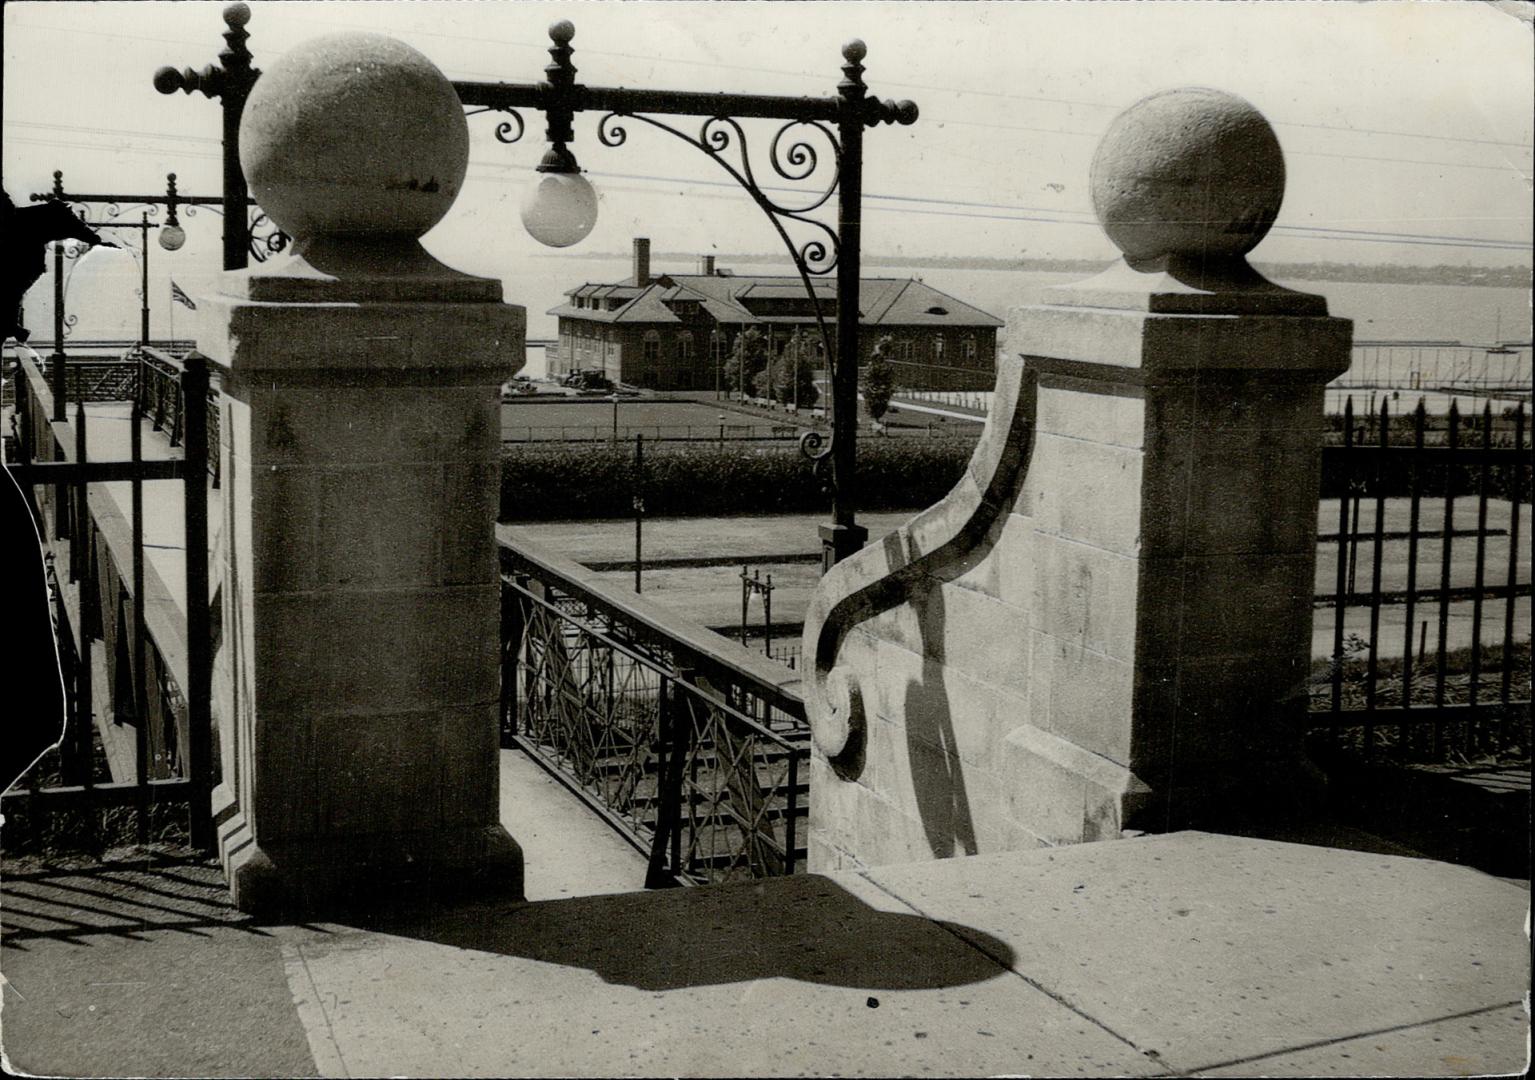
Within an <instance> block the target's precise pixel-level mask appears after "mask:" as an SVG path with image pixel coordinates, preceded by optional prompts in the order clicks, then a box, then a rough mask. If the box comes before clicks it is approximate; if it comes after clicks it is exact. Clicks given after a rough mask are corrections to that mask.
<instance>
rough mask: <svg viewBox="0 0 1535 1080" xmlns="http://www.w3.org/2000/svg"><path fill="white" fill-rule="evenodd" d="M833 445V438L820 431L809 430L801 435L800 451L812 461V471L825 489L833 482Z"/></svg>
mask: <svg viewBox="0 0 1535 1080" xmlns="http://www.w3.org/2000/svg"><path fill="white" fill-rule="evenodd" d="M831 447H832V440H831V439H828V438H826V436H824V435H822V434H821V433H820V432H819V431H807V432H805V433H804V434H803V435H801V436H800V437H799V452H800V453H801V454H803V455H804V456H805V457H807V458H809V459H810V461H811V462H812V465H811V470H810V471H811V473H812V475H814V476H815V478H816V479H817V480H818V481H820V483H821V487H822V488H823V489H829V488H830V486H831V483H832V476H831Z"/></svg>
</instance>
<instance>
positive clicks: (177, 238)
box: [160, 173, 190, 251]
mask: <svg viewBox="0 0 1535 1080" xmlns="http://www.w3.org/2000/svg"><path fill="white" fill-rule="evenodd" d="M165 194H166V196H167V201H166V207H165V210H166V212H165V226H164V227H163V228H162V229H161V230H160V247H161V248H163V249H164V250H166V251H180V250H181V247H182V245H183V244H185V243H186V242H187V231H186V230H185V229H183V228H182V227H181V221H180V219H178V218H177V217H176V204H177V202H179V201H180V195H179V193H178V192H177V191H176V174H175V173H167V174H166V176H165ZM189 209H190V208H189Z"/></svg>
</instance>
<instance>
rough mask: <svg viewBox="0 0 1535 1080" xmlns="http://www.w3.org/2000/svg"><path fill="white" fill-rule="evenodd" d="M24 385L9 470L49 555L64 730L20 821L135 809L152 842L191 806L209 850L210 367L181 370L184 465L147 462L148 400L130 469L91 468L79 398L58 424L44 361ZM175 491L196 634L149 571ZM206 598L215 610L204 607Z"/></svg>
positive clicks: (20, 384)
mask: <svg viewBox="0 0 1535 1080" xmlns="http://www.w3.org/2000/svg"><path fill="white" fill-rule="evenodd" d="M16 372H17V380H16V383H17V385H16V416H15V427H16V432H17V437H16V439H15V446H16V452H17V459H16V460H15V462H14V463H11V464H10V471H11V473H12V475H13V476H14V477H15V479H16V480H17V482H18V484H20V485H21V488H22V490H23V492H24V493H26V495H27V497H28V501H29V508H30V509H31V511H32V513H33V516H34V518H35V519H36V521H37V522H38V527H39V532H40V534H41V538H42V540H43V542H44V548H45V560H46V565H47V573H48V579H49V592H50V599H51V604H50V607H51V615H52V619H53V623H54V631H55V637H56V641H57V644H58V651H59V656H60V661H61V667H62V673H63V677H64V689H65V727H64V738H63V741H62V742H61V743H60V744H59V745H58V747H57V748H56V749H55V750H54V751H50V753H49V754H47V755H45V757H44V759H43V761H42V762H41V763H39V765H38V766H36V767H34V768H33V769H32V770H30V771H29V773H28V774H27V775H26V776H24V777H23V778H22V779H21V780H20V781H19V782H18V784H17V785H16V786H15V789H14V790H11V791H7V792H6V793H5V799H6V801H7V803H8V804H10V805H9V807H8V810H10V811H12V812H14V811H15V810H16V809H17V808H20V809H21V811H22V815H21V816H23V817H24V818H25V819H26V820H27V821H28V822H29V823H30V827H31V828H32V829H33V830H36V829H38V828H39V827H40V826H41V824H42V822H43V819H44V817H45V816H46V815H49V814H52V813H56V812H59V811H79V810H91V811H94V810H98V809H111V808H114V807H124V806H129V807H136V808H137V810H138V813H137V815H136V822H137V829H138V836H139V839H140V840H143V839H145V838H146V833H147V829H148V827H149V816H150V815H149V811H150V809H151V807H153V806H157V805H162V804H165V803H167V802H170V803H177V804H187V805H189V806H190V807H191V812H190V819H189V822H188V825H189V827H188V833H189V835H190V839H191V841H192V842H193V843H194V844H195V845H197V846H200V847H207V846H209V845H211V842H212V824H213V823H212V820H211V819H210V818H209V817H208V814H207V805H208V797H209V792H210V791H211V790H212V786H213V783H214V776H213V756H212V751H211V738H212V732H211V720H210V701H209V699H210V693H209V687H210V678H211V675H210V657H211V655H212V643H211V640H210V637H211V635H210V623H209V618H208V610H207V603H206V597H207V595H208V558H207V555H208V551H207V543H206V539H207V523H208V513H207V498H208V495H207V492H208V482H207V478H206V472H207V462H206V460H205V458H206V456H207V446H208V444H207V441H206V437H205V429H206V427H207V414H208V411H209V410H208V409H207V401H208V375H207V369H206V366H205V362H204V361H203V360H202V358H200V357H195V356H194V357H189V358H188V359H187V360H186V362H185V363H184V364H183V365H180V366H179V368H178V379H179V381H180V385H181V386H182V395H183V397H184V399H185V400H186V401H188V402H190V403H191V404H190V405H189V406H188V407H187V408H186V409H185V416H184V421H183V423H184V426H185V431H186V434H187V447H186V449H185V450H184V452H183V454H182V456H181V457H179V458H169V459H161V460H146V459H145V458H144V456H143V444H142V437H143V436H142V423H141V419H142V416H141V413H140V411H139V405H138V396H139V395H138V394H137V393H136V392H130V393H128V395H127V398H128V406H127V419H128V421H129V423H128V430H129V444H130V450H129V458H128V460H126V461H102V460H90V458H89V456H88V453H87V449H88V445H89V443H88V431H87V425H88V417H89V415H90V413H88V411H87V408H86V401H85V400H84V399H83V398H81V397H77V398H76V399H75V402H74V419H73V421H72V422H64V421H60V420H54V419H52V417H54V416H55V415H57V412H56V403H55V402H54V401H53V398H52V389H53V387H52V386H50V384H49V381H48V378H47V376H46V375H45V373H44V371H43V369H42V367H41V364H40V362H38V360H37V358H36V357H35V356H32V357H23V358H21V359H19V360H18V361H17V367H16ZM54 385H58V384H57V383H55V384H54ZM163 480H179V481H181V482H182V485H183V491H184V493H185V495H184V499H185V529H186V531H185V539H186V541H187V544H186V569H185V572H186V581H185V586H186V593H185V595H186V596H187V598H188V599H189V602H188V603H187V604H186V605H185V606H186V611H185V613H184V621H183V620H182V619H179V618H175V617H172V616H171V615H170V614H169V613H168V611H169V609H170V608H172V607H173V606H174V605H172V604H168V603H166V602H165V601H167V600H169V595H168V592H167V588H166V583H165V582H164V581H162V580H161V579H160V578H159V576H158V575H157V574H156V573H155V572H154V570H153V568H152V567H150V566H148V565H147V563H146V559H145V540H144V505H143V484H144V483H146V482H150V481H163ZM107 482H127V483H128V484H129V485H130V490H129V513H128V514H127V519H128V520H127V521H126V523H125V522H124V520H123V517H124V515H123V514H122V513H121V510H120V509H119V508H118V507H117V505H116V503H115V502H114V501H113V500H112V499H111V497H110V495H107V494H106V493H96V492H92V491H91V485H99V484H102V483H107ZM100 500H104V501H100ZM61 567H62V569H61ZM151 594H153V595H154V599H155V602H154V603H150V596H151ZM197 597H202V598H204V599H203V602H202V603H197V602H193V601H194V598H197ZM98 650H99V651H98ZM125 727H127V728H131V733H129V734H127V735H126V736H124V735H122V734H121V731H122V729H123V728H125ZM125 747H126V748H127V749H126V750H125ZM114 751H116V752H114ZM13 800H15V801H13ZM84 820H85V822H86V824H85V828H87V829H93V828H96V827H98V826H99V825H100V819H99V818H98V817H97V816H96V815H94V814H87V815H86V817H85V819H84ZM74 839H76V840H77V841H88V840H89V838H87V837H78V836H77V837H75V838H74Z"/></svg>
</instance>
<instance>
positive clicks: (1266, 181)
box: [1090, 87, 1285, 266]
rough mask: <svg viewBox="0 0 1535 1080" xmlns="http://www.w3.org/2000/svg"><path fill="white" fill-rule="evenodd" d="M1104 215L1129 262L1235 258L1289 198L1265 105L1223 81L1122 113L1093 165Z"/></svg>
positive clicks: (1098, 207)
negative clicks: (1214, 86)
mask: <svg viewBox="0 0 1535 1080" xmlns="http://www.w3.org/2000/svg"><path fill="white" fill-rule="evenodd" d="M1090 183H1091V188H1092V197H1093V209H1094V210H1095V211H1096V212H1097V214H1098V221H1099V223H1100V224H1102V226H1103V230H1104V232H1106V233H1108V235H1109V239H1110V240H1112V241H1114V243H1115V245H1117V246H1118V248H1119V249H1120V251H1122V252H1124V255H1125V261H1126V262H1128V263H1130V264H1131V265H1132V266H1134V265H1137V264H1142V263H1149V262H1154V261H1157V260H1163V259H1166V258H1169V257H1173V258H1176V257H1179V256H1184V257H1189V256H1192V257H1198V258H1204V259H1209V258H1218V259H1219V258H1236V257H1240V256H1242V255H1245V254H1247V252H1249V251H1251V250H1252V249H1253V248H1255V247H1257V246H1258V243H1259V241H1261V240H1262V239H1263V237H1264V236H1265V235H1266V234H1267V233H1268V230H1269V226H1271V225H1272V224H1273V223H1274V219H1275V217H1277V216H1278V214H1279V205H1280V203H1281V202H1283V201H1284V185H1285V170H1284V154H1283V152H1282V151H1281V150H1280V148H1279V139H1278V137H1277V136H1275V134H1274V129H1273V128H1272V127H1271V126H1270V125H1269V122H1268V120H1267V119H1265V118H1264V116H1263V114H1262V113H1260V112H1259V111H1258V110H1257V109H1256V108H1254V107H1253V106H1252V105H1251V104H1250V103H1249V102H1247V101H1245V100H1243V99H1242V98H1239V97H1237V96H1236V95H1235V94H1228V93H1226V92H1225V91H1222V90H1211V89H1207V88H1205V87H1187V88H1183V89H1179V90H1167V91H1164V92H1162V93H1159V94H1153V95H1151V96H1150V97H1147V98H1143V99H1142V100H1140V101H1138V102H1136V103H1135V104H1134V105H1132V106H1130V108H1128V109H1126V110H1125V111H1124V112H1122V113H1120V114H1119V116H1118V117H1116V118H1115V120H1114V122H1113V123H1112V124H1110V125H1109V130H1108V131H1107V132H1106V133H1105V134H1104V136H1103V141H1102V142H1100V143H1099V144H1098V151H1097V153H1096V154H1094V155H1093V165H1092V173H1091V181H1090Z"/></svg>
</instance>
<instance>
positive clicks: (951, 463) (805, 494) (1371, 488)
mask: <svg viewBox="0 0 1535 1080" xmlns="http://www.w3.org/2000/svg"><path fill="white" fill-rule="evenodd" d="M974 447H975V443H974V441H973V440H970V439H864V440H861V441H860V442H859V444H858V482H857V487H856V489H855V498H856V499H857V508H858V509H859V510H866V511H867V510H911V509H917V508H919V507H923V506H930V505H932V504H933V503H935V502H937V501H938V500H939V499H941V498H942V497H943V496H944V495H945V494H947V493H948V491H949V489H950V488H952V487H953V486H954V484H955V482H956V481H957V480H958V479H959V477H960V474H961V473H962V472H963V471H964V468H965V464H966V463H967V462H968V461H969V460H970V455H971V453H972V452H973V450H974ZM1347 459H1348V455H1344V454H1337V452H1331V453H1329V455H1328V462H1327V463H1328V468H1327V469H1325V470H1324V474H1323V477H1322V490H1321V491H1320V492H1319V493H1318V494H1319V496H1320V498H1322V499H1324V500H1325V499H1336V498H1338V496H1340V495H1341V494H1342V493H1343V492H1344V491H1345V490H1348V489H1351V488H1352V490H1353V491H1354V492H1355V493H1357V494H1359V495H1360V496H1362V497H1365V498H1372V497H1374V495H1375V493H1376V488H1377V486H1379V487H1380V489H1381V493H1382V494H1383V495H1385V496H1387V497H1400V496H1404V495H1407V494H1409V493H1410V492H1411V490H1412V471H1411V460H1410V456H1408V455H1404V456H1393V457H1392V458H1390V459H1389V460H1388V461H1387V462H1386V463H1384V468H1383V469H1382V474H1381V476H1380V478H1379V481H1378V485H1377V479H1376V477H1375V475H1374V470H1373V468H1372V466H1371V463H1370V462H1368V461H1364V460H1362V459H1361V460H1358V461H1356V462H1350V461H1349V460H1347ZM1431 461H1432V455H1428V456H1426V458H1425V459H1424V462H1425V463H1424V464H1423V467H1422V468H1421V475H1420V477H1419V479H1418V484H1419V489H1420V491H1421V492H1422V494H1423V495H1424V497H1426V498H1439V497H1443V496H1444V495H1445V494H1446V492H1447V491H1448V492H1450V493H1453V494H1454V495H1456V496H1457V497H1465V496H1474V495H1475V494H1476V493H1477V491H1478V490H1479V488H1480V483H1481V470H1480V469H1479V468H1478V467H1476V466H1472V465H1453V466H1449V467H1445V466H1442V465H1433V464H1430V462H1431ZM1350 466H1352V467H1350ZM1487 492H1488V495H1489V496H1491V497H1492V498H1501V499H1506V498H1517V499H1518V500H1519V501H1520V502H1524V503H1528V502H1529V501H1530V499H1531V470H1530V469H1529V467H1528V466H1523V467H1508V466H1504V465H1498V466H1494V467H1492V468H1490V469H1489V470H1488V477H1487ZM635 494H636V490H635V470H634V444H633V443H629V442H625V443H622V444H620V445H617V446H614V445H611V444H602V443H597V444H593V443H582V444H559V443H554V444H531V445H530V444H522V445H518V446H515V447H512V448H509V449H508V450H507V452H506V455H505V458H504V461H503V467H502V475H501V520H503V521H561V520H566V521H568V520H582V519H590V518H619V517H628V516H629V515H630V514H632V513H633V512H634V504H633V498H634V495H635ZM639 494H640V495H641V497H642V498H643V499H644V501H645V512H646V513H647V514H649V515H652V516H656V517H717V516H726V515H735V514H767V513H813V512H817V511H821V510H825V509H827V508H828V507H829V506H830V505H831V499H830V496H828V495H827V494H826V492H825V491H823V490H822V488H821V484H820V481H819V480H818V479H817V478H816V476H815V475H814V473H813V472H812V471H811V468H810V463H809V462H808V461H806V460H805V458H804V457H802V456H801V455H800V454H799V452H798V450H797V448H795V447H793V446H788V447H786V446H782V445H779V446H767V447H764V446H761V445H760V444H758V445H753V444H749V443H747V444H736V445H726V446H718V445H710V444H702V445H700V444H698V443H670V444H655V443H647V444H646V445H645V467H644V476H643V479H642V482H641V484H640V491H639Z"/></svg>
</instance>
